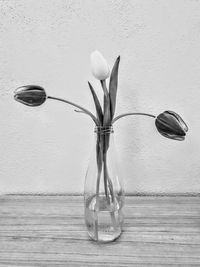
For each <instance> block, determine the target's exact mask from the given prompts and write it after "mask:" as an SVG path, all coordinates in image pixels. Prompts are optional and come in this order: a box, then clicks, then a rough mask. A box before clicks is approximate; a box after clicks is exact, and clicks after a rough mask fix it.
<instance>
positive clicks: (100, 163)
mask: <svg viewBox="0 0 200 267" xmlns="http://www.w3.org/2000/svg"><path fill="white" fill-rule="evenodd" d="M84 205H85V223H86V227H87V231H88V234H89V236H90V237H91V238H92V239H93V240H95V241H98V242H110V241H113V240H115V239H116V238H118V237H119V236H120V235H121V233H122V224H123V219H124V216H123V211H122V209H123V206H124V190H123V188H122V181H121V180H120V178H119V176H118V171H117V162H116V154H115V148H114V137H113V128H112V127H96V128H95V142H94V147H93V150H92V155H91V159H90V162H89V166H88V170H87V173H86V177H85V188H84Z"/></svg>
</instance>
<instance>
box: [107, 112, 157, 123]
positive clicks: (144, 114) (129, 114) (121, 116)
mask: <svg viewBox="0 0 200 267" xmlns="http://www.w3.org/2000/svg"><path fill="white" fill-rule="evenodd" d="M131 115H142V116H148V117H152V118H156V116H155V115H152V114H148V113H141V112H130V113H124V114H121V115H119V116H117V117H115V118H114V119H113V121H112V123H115V122H116V121H117V120H119V119H121V118H123V117H126V116H131Z"/></svg>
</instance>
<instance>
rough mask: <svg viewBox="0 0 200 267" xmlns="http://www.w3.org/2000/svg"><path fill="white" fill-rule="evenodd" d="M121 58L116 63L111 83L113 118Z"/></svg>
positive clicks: (111, 110)
mask: <svg viewBox="0 0 200 267" xmlns="http://www.w3.org/2000/svg"><path fill="white" fill-rule="evenodd" d="M119 62H120V56H118V58H117V59H116V61H115V64H114V66H113V69H112V72H111V75H110V83H109V94H110V112H111V118H113V117H114V113H115V107H116V97H117V85H118V69H119Z"/></svg>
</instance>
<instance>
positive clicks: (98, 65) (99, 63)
mask: <svg viewBox="0 0 200 267" xmlns="http://www.w3.org/2000/svg"><path fill="white" fill-rule="evenodd" d="M90 62H91V70H92V74H93V75H94V77H95V78H96V79H98V80H106V79H107V78H108V77H109V76H110V69H109V66H108V63H107V61H106V60H105V58H104V57H103V56H102V54H101V53H100V52H99V51H97V50H96V51H94V52H92V54H91V56H90Z"/></svg>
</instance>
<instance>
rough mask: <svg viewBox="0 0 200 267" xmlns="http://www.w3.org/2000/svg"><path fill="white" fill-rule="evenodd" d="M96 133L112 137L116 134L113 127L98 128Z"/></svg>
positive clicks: (95, 129)
mask: <svg viewBox="0 0 200 267" xmlns="http://www.w3.org/2000/svg"><path fill="white" fill-rule="evenodd" d="M94 133H95V134H97V135H110V134H113V133H114V130H113V126H96V127H95V128H94Z"/></svg>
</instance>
